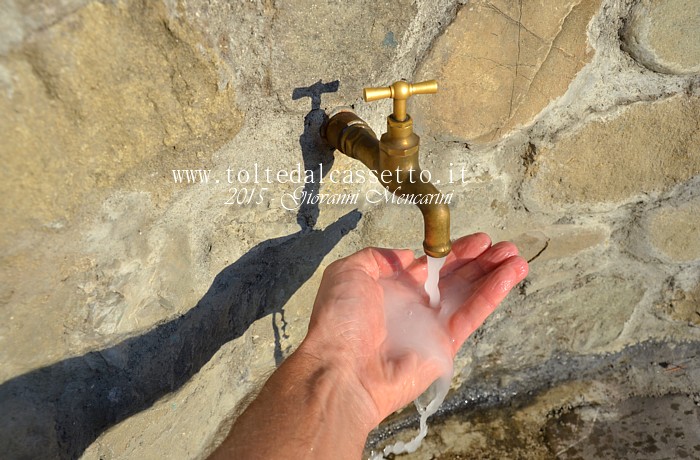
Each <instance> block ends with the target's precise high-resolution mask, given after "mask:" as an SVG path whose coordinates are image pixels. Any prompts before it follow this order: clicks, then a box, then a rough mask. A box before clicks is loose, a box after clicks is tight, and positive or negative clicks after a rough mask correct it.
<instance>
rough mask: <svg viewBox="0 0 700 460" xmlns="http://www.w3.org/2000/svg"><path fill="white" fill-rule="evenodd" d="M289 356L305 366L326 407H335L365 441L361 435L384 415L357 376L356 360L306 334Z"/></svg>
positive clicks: (317, 393) (363, 435)
mask: <svg viewBox="0 0 700 460" xmlns="http://www.w3.org/2000/svg"><path fill="white" fill-rule="evenodd" d="M290 359H294V360H298V362H297V364H294V365H295V366H296V365H298V364H300V367H301V368H306V372H307V375H308V376H309V384H310V385H311V386H312V387H314V388H315V390H316V391H315V392H316V395H317V396H318V397H319V399H321V400H323V404H324V405H325V407H327V408H329V410H331V408H334V409H333V410H336V413H337V414H341V416H342V417H345V419H346V422H347V423H348V424H350V425H351V426H352V429H353V431H356V432H358V433H362V437H363V445H364V438H366V437H367V435H368V434H369V432H370V431H371V430H373V429H374V428H375V427H376V426H377V425H378V424H379V423H380V422H381V421H382V419H383V418H382V417H381V416H380V414H379V411H378V409H377V405H376V404H375V402H374V399H373V398H372V396H371V394H370V393H369V391H368V389H367V388H366V387H365V386H364V385H363V384H362V381H361V380H360V378H359V377H358V371H357V367H358V363H356V362H353V360H352V359H349V358H348V357H347V356H345V354H344V353H343V352H342V350H339V349H337V348H335V347H333V346H332V345H330V346H329V345H328V344H326V343H318V342H314V341H313V340H310V339H309V338H308V337H307V338H306V339H305V340H304V341H303V342H302V343H301V344H300V345H299V348H298V349H297V350H296V351H295V352H294V354H293V355H292V356H290ZM334 406H335V407H334Z"/></svg>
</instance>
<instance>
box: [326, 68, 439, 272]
mask: <svg viewBox="0 0 700 460" xmlns="http://www.w3.org/2000/svg"><path fill="white" fill-rule="evenodd" d="M426 84H429V85H431V84H432V83H431V82H425V83H422V84H418V85H416V87H421V88H423V87H426ZM395 85H399V87H401V85H404V86H405V85H409V84H408V83H406V82H403V81H402V82H396V83H395V84H394V85H392V87H393V86H395ZM419 85H423V86H419ZM429 85H428V86H429ZM434 86H435V90H437V83H434ZM392 87H390V88H392ZM399 89H401V88H399ZM404 89H405V88H404ZM375 90H378V89H375ZM397 92H398V91H397ZM370 93H371V92H370ZM367 94H368V93H367V90H366V91H365V98H367ZM399 94H400V93H399ZM406 97H407V96H406ZM403 102H404V104H403V105H402V106H401V107H400V110H401V116H402V119H397V118H396V117H395V114H392V115H390V116H389V117H388V118H387V132H386V133H384V134H383V135H382V137H381V140H380V139H377V135H376V134H375V133H374V131H372V129H371V128H370V127H369V125H368V124H367V123H366V122H365V121H364V120H362V119H361V118H360V117H358V116H357V115H356V114H355V113H354V112H352V111H351V110H349V109H348V110H342V111H340V112H338V113H336V114H334V115H332V116H331V117H330V119H329V120H328V121H327V122H326V123H324V125H323V126H322V127H321V136H322V137H323V138H325V139H326V140H327V142H328V143H329V144H330V145H331V146H332V147H334V148H335V149H337V150H339V151H341V152H342V153H344V154H346V155H348V156H349V157H351V158H355V159H357V160H359V161H361V162H362V163H364V165H365V166H367V167H368V168H369V169H370V171H372V173H373V174H374V175H375V176H377V178H378V179H379V182H380V183H381V184H382V185H383V186H384V187H385V188H386V189H387V190H388V191H390V192H391V193H393V194H394V195H396V196H397V197H400V198H403V199H404V200H406V201H407V202H411V203H414V204H416V205H417V206H418V208H419V209H420V211H421V213H422V214H423V222H424V231H425V237H424V240H423V249H424V251H425V253H426V254H427V255H429V256H431V257H438V258H439V257H445V256H446V255H447V254H449V253H450V251H451V249H452V244H451V241H450V208H449V206H448V204H447V199H446V197H445V195H443V194H442V193H440V191H439V190H438V189H437V188H436V187H435V185H433V184H432V183H431V182H429V181H427V180H424V175H423V174H422V170H421V167H420V164H419V161H418V149H419V144H420V138H419V137H418V136H417V135H416V134H415V133H414V132H413V120H412V119H411V117H410V116H409V115H408V114H406V113H405V99H404V100H403ZM395 111H396V108H395Z"/></svg>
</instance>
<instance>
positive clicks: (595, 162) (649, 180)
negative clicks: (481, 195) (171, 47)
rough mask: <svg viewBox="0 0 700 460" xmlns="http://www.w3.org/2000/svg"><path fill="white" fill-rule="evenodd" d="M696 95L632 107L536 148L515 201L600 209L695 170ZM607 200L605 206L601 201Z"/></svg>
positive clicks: (699, 164) (698, 158) (699, 108)
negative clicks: (530, 173)
mask: <svg viewBox="0 0 700 460" xmlns="http://www.w3.org/2000/svg"><path fill="white" fill-rule="evenodd" d="M698 121H700V98H698V97H686V96H674V97H671V98H668V99H665V100H663V101H659V102H655V103H636V104H633V105H631V106H629V107H626V108H624V109H621V110H620V112H619V113H618V114H617V115H616V116H615V117H606V118H605V119H596V120H595V121H591V122H589V123H588V124H586V125H584V126H583V127H582V128H581V129H579V130H578V131H576V132H574V133H572V134H570V135H568V136H564V137H562V138H561V139H560V140H559V141H558V142H557V143H556V144H555V145H554V146H553V147H551V148H544V149H541V150H540V151H538V153H537V155H536V159H535V164H534V165H533V167H532V169H531V171H532V173H533V174H532V178H531V179H528V180H527V182H526V185H525V187H524V191H523V196H524V198H525V200H526V201H527V205H528V207H529V208H530V209H543V208H544V209H560V208H561V207H564V208H568V207H572V206H573V207H587V208H596V209H598V208H606V207H608V208H609V207H611V206H614V205H615V204H616V203H619V202H624V201H627V200H631V199H633V198H634V197H635V196H638V195H641V194H652V193H658V192H662V191H665V190H668V189H670V188H671V187H673V186H674V185H677V184H679V183H681V182H684V181H686V180H688V179H690V178H692V177H693V176H695V175H697V174H699V173H700V130H698V129H697V124H698ZM606 203H610V204H606Z"/></svg>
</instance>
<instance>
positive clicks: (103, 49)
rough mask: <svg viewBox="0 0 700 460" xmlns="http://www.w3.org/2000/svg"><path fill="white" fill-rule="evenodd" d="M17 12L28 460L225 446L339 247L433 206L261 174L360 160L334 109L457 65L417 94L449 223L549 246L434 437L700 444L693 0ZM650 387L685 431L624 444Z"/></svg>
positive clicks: (6, 194)
mask: <svg viewBox="0 0 700 460" xmlns="http://www.w3.org/2000/svg"><path fill="white" fill-rule="evenodd" d="M0 23H1V24H2V27H0V119H1V123H0V138H1V139H2V140H3V142H2V143H1V144H0V158H1V160H2V165H3V167H2V168H1V169H0V192H1V193H2V202H3V205H2V207H0V213H1V216H0V217H1V219H2V222H3V225H2V228H1V229H0V257H1V258H2V263H1V264H0V270H1V275H0V276H1V277H2V278H1V279H2V282H1V283H0V308H2V310H1V311H2V321H1V322H0V363H2V366H0V382H1V383H0V407H2V412H3V414H4V417H3V418H2V420H1V421H0V451H2V452H4V455H8V457H7V458H27V457H29V458H76V457H80V456H83V458H90V459H92V458H109V459H118V458H144V459H147V458H162V456H163V453H164V452H167V457H168V458H173V459H179V458H182V459H185V458H202V457H203V456H205V455H206V453H207V452H209V450H210V449H211V446H212V445H213V443H214V442H215V440H216V439H217V437H218V436H221V434H222V433H224V432H225V431H226V430H227V429H228V426H230V421H231V418H232V417H233V416H234V414H235V412H236V410H237V408H239V407H240V406H241V405H243V404H244V403H245V400H246V395H248V394H250V393H251V392H253V391H255V389H256V388H257V387H258V386H259V384H260V383H261V382H262V381H263V380H264V378H265V377H266V375H268V374H269V372H271V370H272V369H274V367H275V365H277V364H279V362H281V360H283V359H284V357H285V356H287V355H288V354H289V353H290V352H291V351H292V350H293V349H294V348H295V346H296V345H297V344H298V343H299V341H300V340H301V338H302V337H303V336H304V333H305V330H306V324H307V321H308V317H309V313H310V310H311V305H312V302H313V298H314V295H315V291H316V289H317V287H318V283H319V280H320V275H321V273H322V271H323V268H324V267H325V266H326V265H327V264H328V263H330V262H331V261H333V260H335V259H337V258H340V257H343V256H345V255H348V254H350V253H352V252H354V251H356V250H358V249H360V248H362V247H366V246H370V245H374V246H386V247H409V248H415V249H417V248H419V247H420V242H421V240H422V234H421V233H422V225H421V216H420V213H419V212H418V210H417V209H413V208H410V207H407V206H405V205H390V204H385V203H371V202H368V201H367V200H364V199H360V200H359V202H358V204H357V205H351V204H346V205H340V204H321V205H318V206H313V205H306V206H302V207H301V208H300V209H287V208H294V207H293V206H290V203H289V201H288V200H289V197H288V194H290V193H293V192H294V190H295V189H296V188H297V186H298V185H297V184H294V183H291V182H290V181H285V182H281V181H279V180H277V178H273V179H274V180H270V181H266V180H265V178H264V176H263V174H264V170H265V169H267V168H269V171H271V172H272V173H273V174H276V173H277V172H278V171H281V170H284V171H291V170H293V169H296V168H297V165H299V168H300V169H311V170H313V171H314V175H315V176H314V177H315V178H316V180H317V182H319V179H320V177H321V175H322V174H324V175H325V178H326V179H328V178H330V177H331V176H330V175H329V174H331V173H332V171H339V172H340V173H346V172H347V171H352V172H355V173H356V172H358V171H362V170H363V169H364V167H363V166H361V165H360V164H359V163H357V162H355V161H353V160H351V159H349V158H347V157H345V156H343V155H342V154H339V153H337V152H336V153H335V154H333V153H332V152H331V151H330V150H329V149H328V147H327V146H325V145H324V144H323V143H322V141H320V139H319V138H318V136H317V133H318V128H319V126H320V123H321V122H322V120H323V111H324V110H330V109H332V108H334V107H336V106H338V105H352V106H353V107H354V109H355V110H356V111H357V112H358V114H359V115H360V116H361V117H363V118H364V119H366V120H367V121H368V122H369V123H370V124H371V125H372V126H373V128H374V129H375V131H376V132H383V131H384V117H385V116H386V115H387V114H388V113H389V112H390V103H389V102H388V101H383V102H374V103H369V104H368V103H364V102H363V101H362V100H361V97H360V96H361V89H362V87H364V86H379V85H386V84H389V83H391V82H392V81H395V80H398V79H400V78H406V79H408V80H413V81H419V80H422V79H430V78H436V79H437V80H438V81H439V82H440V91H439V92H438V94H436V95H432V96H418V97H416V98H414V100H413V101H411V102H410V103H409V112H410V113H411V114H412V116H413V117H414V119H415V122H416V130H417V132H418V133H419V134H420V135H421V141H422V143H421V161H422V164H423V165H424V167H425V168H426V169H428V170H430V171H431V173H432V175H433V179H434V180H436V181H438V180H439V181H440V185H439V186H440V188H441V189H442V190H443V191H445V192H452V193H453V194H454V199H453V201H452V205H451V208H452V213H453V224H452V232H453V234H454V235H455V236H459V235H463V234H468V233H471V232H475V231H485V232H487V233H489V234H490V235H491V236H492V237H493V239H494V240H503V239H507V240H512V241H515V242H516V243H517V244H518V246H519V247H520V248H521V252H522V253H523V254H524V255H525V257H527V258H528V259H529V260H530V261H531V264H530V266H531V273H530V275H529V277H528V279H527V280H526V281H525V282H523V284H522V285H521V286H519V288H518V289H516V292H514V293H512V294H511V296H510V297H509V299H508V300H507V301H506V302H505V304H504V305H503V306H502V307H501V308H500V309H499V310H498V312H497V313H496V314H494V315H493V316H492V317H491V318H490V319H489V320H488V321H487V323H486V325H485V326H484V327H482V328H481V329H480V330H479V331H477V333H475V334H474V335H473V336H472V337H471V338H470V339H469V341H468V343H467V345H465V347H464V348H463V350H462V351H461V353H460V354H459V356H458V359H457V363H456V365H457V372H456V378H455V381H454V388H453V393H452V394H451V396H450V398H449V401H448V404H446V406H445V409H444V410H443V412H442V413H441V415H440V416H439V417H438V418H437V421H438V426H436V427H435V428H433V429H432V430H433V431H432V432H433V434H432V435H431V436H430V437H429V438H428V440H427V442H426V446H425V447H424V449H423V450H421V451H419V453H417V454H416V455H415V458H428V457H429V455H433V458H486V457H489V456H493V457H494V458H523V457H522V456H523V455H525V453H528V455H529V454H531V455H532V456H535V458H551V457H553V456H554V455H559V458H569V457H567V456H572V457H571V458H574V457H575V456H576V455H584V458H601V457H604V456H605V455H609V456H610V457H616V456H617V457H618V458H619V457H625V456H630V455H631V456H632V457H635V458H656V457H653V455H655V454H654V452H655V451H654V448H656V449H658V452H661V453H664V455H667V456H671V457H679V458H680V457H683V455H685V454H687V455H689V456H690V457H692V456H693V455H695V456H697V455H700V454H698V452H697V450H698V449H700V447H698V446H700V434H698V433H697V432H695V431H693V430H692V429H691V428H686V429H685V431H683V429H682V428H678V427H677V425H678V426H681V427H682V426H686V427H688V426H693V421H694V420H698V418H699V417H700V415H698V414H699V412H698V409H697V407H695V405H694V404H700V396H699V395H700V384H698V383H697V382H700V367H698V365H697V359H696V357H697V354H698V353H699V352H700V77H699V72H700V4H699V3H698V2H697V1H695V0H546V1H534V0H532V1H531V0H522V1H517V2H516V1H510V0H492V1H486V0H472V1H469V2H461V1H460V2H458V1H451V0H440V1H432V0H431V1H428V0H415V1H412V2H411V1H409V0H390V1H386V2H370V1H357V2H335V1H327V2H323V1H319V2H316V1H311V0H280V1H276V2H272V1H267V0H258V1H251V2H225V1H221V0H211V1H201V0H191V1H190V0H178V1H176V0H162V1H161V0H158V1H155V0H154V1H138V0H120V1H104V2H98V1H86V0H63V1H58V0H44V1H40V2H32V1H28V0H3V1H2V3H0ZM319 164H322V165H323V166H322V167H323V173H321V171H320V170H319V167H318V165H319ZM256 165H257V168H258V173H259V174H260V175H259V176H258V183H254V178H251V179H250V180H249V181H248V182H247V183H243V182H245V180H243V179H245V175H240V176H239V175H238V173H240V172H241V171H243V170H244V171H245V172H247V173H248V174H250V175H253V174H254V173H255V168H256ZM174 169H177V170H184V169H193V170H197V169H205V170H211V177H210V181H209V182H208V183H201V181H200V179H201V178H200V177H197V180H196V182H197V183H193V184H187V183H176V181H175V180H174V176H173V170H174ZM227 170H230V173H231V175H232V177H233V179H234V181H233V182H234V183H232V184H229V183H228V180H227V179H228V177H227ZM241 174H243V173H241ZM185 182H186V181H185ZM268 182H269V183H268ZM370 187H371V185H370V184H367V183H363V184H361V183H358V182H357V181H355V183H342V182H341V183H333V182H331V181H330V180H325V181H324V182H323V183H318V184H316V185H313V184H312V185H309V186H307V188H306V191H307V192H309V193H321V194H323V193H354V192H358V193H359V194H360V196H361V197H363V196H365V195H363V194H365V193H366V192H367V191H368V190H370ZM234 188H235V190H234ZM263 188H265V189H266V190H263ZM244 189H245V191H243V190H244ZM251 192H252V193H251ZM285 196H286V197H287V198H286V200H287V201H285V198H284V197H285ZM242 197H243V198H245V199H244V201H246V200H248V199H250V202H247V203H243V204H236V199H239V200H240V199H241V198H242ZM227 202H228V203H231V202H233V204H227ZM355 208H357V210H355ZM397 222H401V224H400V225H397ZM693 398H694V399H693ZM674 405H675V406H674ZM639 407H642V408H651V409H649V411H651V415H649V417H651V419H653V418H654V417H657V420H662V421H664V426H665V427H667V428H668V429H673V430H680V431H676V433H680V435H676V436H675V437H674V436H672V434H673V433H671V434H669V435H668V436H670V438H671V441H669V442H666V444H665V447H664V449H665V450H663V449H661V447H657V444H658V446H662V444H663V443H662V440H660V439H657V438H658V436H661V435H659V434H658V429H657V428H654V426H655V425H653V424H652V423H648V422H649V420H650V419H648V418H645V419H643V420H641V419H640V420H637V419H635V420H637V422H638V423H637V426H638V427H639V428H638V430H639V437H641V438H643V437H644V436H646V435H647V434H648V435H649V436H650V437H651V439H652V441H653V442H651V441H648V440H647V441H645V442H646V444H644V443H642V445H636V446H635V445H634V439H633V437H632V438H628V439H625V436H622V435H620V436H616V439H618V438H619V439H622V441H620V442H618V443H617V444H615V442H613V441H611V440H605V439H604V438H605V436H604V434H605V433H609V432H616V431H615V430H618V431H619V427H620V425H619V424H618V422H617V421H618V420H621V419H622V418H625V417H627V416H628V415H629V416H631V415H630V414H632V415H635V414H636V415H635V417H637V418H639V417H642V418H643V417H645V415H642V416H640V415H639V414H638V412H639V411H638V410H637V408H639ZM669 407H676V409H673V410H670V409H669ZM678 408H680V409H682V410H681V412H682V413H683V414H684V415H683V417H685V419H683V420H686V419H687V420H686V421H687V423H686V422H683V421H682V420H681V419H678V420H675V419H673V417H674V413H675V412H674V411H676V410H677V409H678ZM680 409H679V410H680ZM669 411H670V412H669ZM672 419H673V420H672ZM415 422H416V419H415V417H414V415H413V412H412V411H410V410H407V411H404V412H403V413H401V414H398V415H396V416H394V417H392V418H391V420H389V421H387V423H386V424H384V425H383V426H382V427H380V428H379V429H378V430H377V431H376V432H375V433H374V435H373V436H372V437H371V439H370V441H369V447H374V446H375V445H376V444H381V443H382V442H385V441H384V440H385V439H386V438H387V437H388V438H392V437H393V435H394V433H397V432H398V433H399V434H398V436H410V435H411V434H412V430H403V428H405V427H412V426H415ZM681 422H682V423H681ZM620 423H621V422H620ZM679 424H680V425H679ZM647 425H648V426H647ZM695 426H698V424H695ZM645 427H646V428H645ZM654 430H656V431H654ZM633 433H634V432H633ZM642 434H644V436H642ZM674 443H675V444H674ZM576 446H578V447H576ZM620 446H622V447H620ZM621 448H624V449H628V450H626V451H625V453H624V454H623V453H621V452H622V451H621V450H619V449H621ZM693 448H695V450H696V451H695V452H694V451H693ZM586 449H588V450H586ZM591 449H592V450H591ZM596 449H597V450H596ZM606 449H607V450H606ZM616 449H618V450H616ZM635 449H637V450H635ZM645 449H646V450H645ZM650 452H651V453H650ZM647 454H648V455H649V456H648V457H642V456H641V455H647ZM659 455H661V454H659ZM470 456H471V457H470ZM530 458H533V457H530Z"/></svg>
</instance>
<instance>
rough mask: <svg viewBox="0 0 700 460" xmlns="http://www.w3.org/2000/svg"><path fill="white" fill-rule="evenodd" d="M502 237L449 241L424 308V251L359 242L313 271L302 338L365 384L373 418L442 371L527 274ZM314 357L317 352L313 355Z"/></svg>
mask: <svg viewBox="0 0 700 460" xmlns="http://www.w3.org/2000/svg"><path fill="white" fill-rule="evenodd" d="M527 271H528V266H527V262H526V261H525V260H524V259H523V258H521V257H519V256H518V251H517V248H516V247H515V246H514V245H513V244H511V243H506V242H503V243H499V244H496V245H494V246H491V241H490V239H489V237H488V236H487V235H485V234H483V233H479V234H474V235H469V236H466V237H463V238H461V239H459V240H457V241H455V243H454V245H453V249H452V252H451V253H450V254H449V255H448V256H447V259H446V261H445V266H444V267H443V268H442V270H441V272H440V283H439V286H440V291H441V293H442V302H441V304H440V306H439V307H438V308H431V307H429V306H428V298H427V295H426V294H425V293H424V292H423V290H422V287H423V284H424V282H425V279H426V277H427V265H426V261H425V258H424V257H423V258H420V259H417V260H416V259H415V258H414V256H413V252H412V251H410V250H394V249H377V248H368V249H365V250H362V251H360V252H358V253H356V254H353V255H351V256H349V257H347V258H344V259H341V260H338V261H335V262H333V263H332V264H331V265H329V266H328V268H327V269H326V271H325V272H324V275H323V280H322V281H321V286H320V288H319V292H318V295H317V297H316V301H315V303H314V311H313V314H312V316H311V322H310V324H309V332H308V335H307V338H306V342H307V345H311V346H307V347H306V348H307V349H309V348H310V349H312V350H316V351H315V353H316V354H317V355H321V354H322V355H323V359H330V360H332V361H333V362H334V363H336V364H338V365H339V366H341V367H342V368H344V369H346V372H345V373H344V375H345V378H347V379H351V380H353V381H357V382H359V385H360V386H361V387H362V388H364V390H365V391H366V398H365V399H366V409H367V410H366V411H364V410H363V411H362V412H365V413H367V414H371V415H369V417H376V418H377V419H376V420H374V421H373V422H374V423H379V421H381V420H382V419H383V418H385V417H386V416H388V415H389V414H391V413H392V412H394V411H395V410H397V409H399V408H401V407H403V406H404V405H406V404H407V403H409V402H410V401H412V400H414V399H415V398H416V397H418V395H420V394H421V393H422V392H423V391H425V390H426V388H428V386H429V385H430V384H431V383H432V382H433V381H435V380H436V379H437V378H438V377H439V376H441V375H444V374H445V373H446V372H451V369H452V359H453V358H454V355H455V354H456V353H457V351H458V350H459V348H460V346H461V345H462V343H464V341H465V340H466V339H467V337H469V335H471V334H472V332H474V331H475V330H476V329H477V328H478V327H479V326H480V325H481V324H482V323H483V321H484V320H485V319H486V317H487V316H488V315H489V314H491V312H493V311H494V310H495V309H496V307H497V306H498V304H499V303H500V302H501V301H502V300H503V299H504V297H505V296H506V295H507V294H508V292H510V290H511V289H512V287H513V286H515V285H516V284H517V283H518V282H520V281H521V280H522V279H523V278H525V276H526V275H527ZM319 358H321V356H319Z"/></svg>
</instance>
